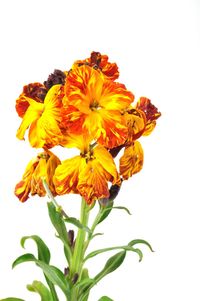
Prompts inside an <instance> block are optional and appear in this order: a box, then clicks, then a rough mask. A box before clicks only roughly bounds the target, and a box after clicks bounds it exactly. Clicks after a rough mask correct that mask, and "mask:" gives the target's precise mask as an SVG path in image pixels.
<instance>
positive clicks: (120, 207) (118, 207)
mask: <svg viewBox="0 0 200 301" xmlns="http://www.w3.org/2000/svg"><path fill="white" fill-rule="evenodd" d="M113 209H120V210H125V211H126V212H127V213H128V214H129V215H131V212H130V210H129V209H128V208H126V207H124V206H115V207H113Z"/></svg>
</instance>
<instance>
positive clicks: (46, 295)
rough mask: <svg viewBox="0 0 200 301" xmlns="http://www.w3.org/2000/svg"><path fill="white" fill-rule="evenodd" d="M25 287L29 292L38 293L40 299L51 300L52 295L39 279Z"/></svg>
mask: <svg viewBox="0 0 200 301" xmlns="http://www.w3.org/2000/svg"><path fill="white" fill-rule="evenodd" d="M27 289H28V290H29V291H30V292H34V293H38V294H39V295H40V297H41V301H47V300H48V301H53V298H52V295H51V293H50V291H49V290H48V288H47V287H46V286H45V285H44V284H43V283H42V282H40V281H36V280H35V281H33V283H32V284H28V285H27Z"/></svg>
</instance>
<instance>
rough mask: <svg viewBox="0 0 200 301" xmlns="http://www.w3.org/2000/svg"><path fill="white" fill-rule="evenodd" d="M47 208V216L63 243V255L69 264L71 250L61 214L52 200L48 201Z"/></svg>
mask: <svg viewBox="0 0 200 301" xmlns="http://www.w3.org/2000/svg"><path fill="white" fill-rule="evenodd" d="M48 210H49V217H50V220H51V222H52V224H53V226H54V228H55V229H56V231H57V233H58V235H59V238H60V239H61V241H62V242H63V244H64V248H65V256H66V258H67V261H68V263H69V264H70V262H71V257H72V251H71V248H70V244H69V240H68V234H67V229H66V226H65V223H64V221H63V218H62V215H61V213H60V212H58V211H57V210H56V207H55V206H54V204H53V203H52V202H50V203H48Z"/></svg>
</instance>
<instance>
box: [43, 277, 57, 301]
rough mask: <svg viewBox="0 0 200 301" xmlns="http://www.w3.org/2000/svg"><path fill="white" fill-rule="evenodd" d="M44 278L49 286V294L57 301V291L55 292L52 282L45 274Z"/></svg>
mask: <svg viewBox="0 0 200 301" xmlns="http://www.w3.org/2000/svg"><path fill="white" fill-rule="evenodd" d="M45 278H46V281H47V283H48V286H49V288H50V291H51V295H52V297H53V301H59V299H58V295H57V293H56V290H55V287H54V285H53V283H52V282H51V281H49V280H48V278H47V277H46V276H45Z"/></svg>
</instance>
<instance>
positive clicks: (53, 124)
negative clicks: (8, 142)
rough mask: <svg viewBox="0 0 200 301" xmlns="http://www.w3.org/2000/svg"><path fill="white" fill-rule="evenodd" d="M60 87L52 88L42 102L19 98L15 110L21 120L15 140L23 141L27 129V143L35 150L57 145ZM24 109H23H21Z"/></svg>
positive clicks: (59, 132) (59, 118)
mask: <svg viewBox="0 0 200 301" xmlns="http://www.w3.org/2000/svg"><path fill="white" fill-rule="evenodd" d="M59 94H60V85H55V86H53V87H52V88H51V89H50V90H49V91H48V93H47V95H46V97H45V98H44V101H43V102H39V101H38V100H37V99H35V98H33V97H32V98H31V97H24V95H22V97H19V98H18V99H17V105H16V109H17V111H18V114H19V115H21V117H22V118H23V120H22V122H21V125H20V127H19V129H18V131H17V138H19V139H21V140H23V139H24V135H25V132H26V130H27V129H28V128H29V141H30V144H31V146H33V147H36V148H42V147H52V146H54V145H57V144H59V141H60V140H61V139H62V133H61V130H60V128H59V122H60V120H61V116H60V110H61V106H62V102H61V100H60V98H59ZM22 108H24V109H22Z"/></svg>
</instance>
